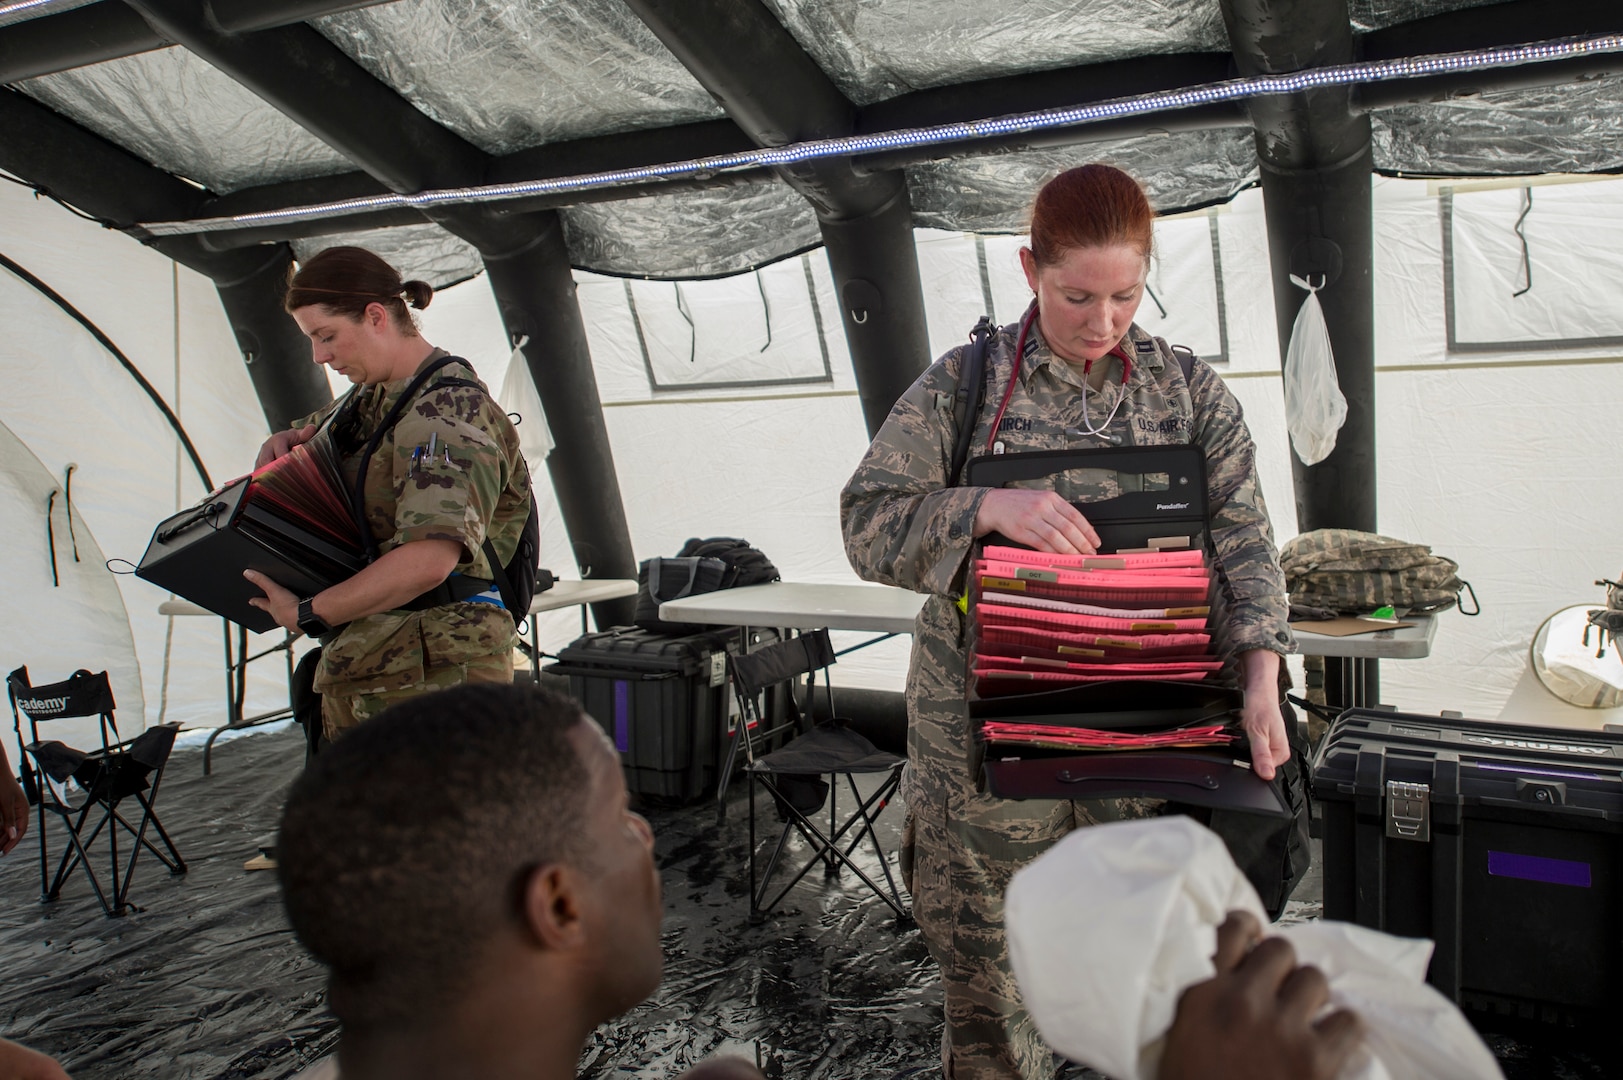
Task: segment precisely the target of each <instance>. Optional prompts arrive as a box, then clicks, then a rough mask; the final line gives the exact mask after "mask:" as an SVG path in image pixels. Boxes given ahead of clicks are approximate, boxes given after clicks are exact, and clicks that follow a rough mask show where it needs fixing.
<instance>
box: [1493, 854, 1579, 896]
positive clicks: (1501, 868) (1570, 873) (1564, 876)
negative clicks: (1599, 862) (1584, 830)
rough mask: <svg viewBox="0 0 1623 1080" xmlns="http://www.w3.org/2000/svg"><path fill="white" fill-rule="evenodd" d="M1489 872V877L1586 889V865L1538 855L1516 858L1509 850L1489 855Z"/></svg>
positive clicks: (1517, 856)
mask: <svg viewBox="0 0 1623 1080" xmlns="http://www.w3.org/2000/svg"><path fill="white" fill-rule="evenodd" d="M1488 873H1489V875H1490V876H1492V877H1513V878H1521V879H1522V880H1523V881H1543V882H1546V883H1548V884H1550V885H1573V886H1576V887H1578V888H1580V889H1587V888H1589V884H1590V882H1589V864H1588V863H1586V862H1573V861H1572V860H1570V859H1546V858H1544V857H1543V856H1540V855H1517V854H1515V853H1514V852H1509V851H1490V852H1488Z"/></svg>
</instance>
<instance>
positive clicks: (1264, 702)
mask: <svg viewBox="0 0 1623 1080" xmlns="http://www.w3.org/2000/svg"><path fill="white" fill-rule="evenodd" d="M1240 671H1241V680H1242V682H1243V684H1244V687H1245V704H1244V705H1243V706H1242V707H1241V710H1240V722H1241V724H1242V725H1243V726H1244V727H1245V733H1246V736H1247V737H1248V738H1250V740H1251V768H1252V769H1253V770H1255V771H1256V774H1257V775H1258V776H1260V777H1262V778H1263V779H1264V780H1272V779H1273V778H1274V770H1275V769H1277V768H1279V766H1281V765H1283V764H1285V762H1287V761H1289V760H1290V756H1291V746H1290V743H1289V742H1288V741H1287V740H1286V739H1285V714H1284V713H1283V712H1281V711H1280V708H1279V694H1280V688H1279V686H1280V684H1279V654H1278V653H1276V652H1270V651H1269V650H1267V649H1251V650H1248V651H1246V652H1243V653H1241V654H1240Z"/></svg>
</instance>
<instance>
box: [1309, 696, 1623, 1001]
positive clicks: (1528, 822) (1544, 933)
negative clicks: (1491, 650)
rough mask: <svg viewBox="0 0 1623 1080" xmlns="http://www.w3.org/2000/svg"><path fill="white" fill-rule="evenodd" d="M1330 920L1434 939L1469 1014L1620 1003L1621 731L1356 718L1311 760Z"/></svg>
mask: <svg viewBox="0 0 1623 1080" xmlns="http://www.w3.org/2000/svg"><path fill="white" fill-rule="evenodd" d="M1313 793H1314V795H1315V796H1316V797H1317V798H1318V800H1319V801H1320V803H1321V805H1322V807H1323V813H1324V837H1323V839H1324V915H1325V918H1327V919H1341V920H1345V921H1348V922H1356V923H1359V924H1361V925H1364V926H1370V927H1374V928H1376V929H1379V930H1385V931H1387V932H1389V933H1393V934H1399V935H1403V936H1406V937H1426V938H1431V939H1432V940H1433V941H1435V942H1436V943H1437V947H1436V951H1435V953H1434V954H1433V956H1432V961H1431V970H1430V973H1429V975H1428V978H1429V980H1430V982H1431V984H1432V985H1433V986H1435V987H1436V988H1437V989H1438V990H1439V991H1441V992H1442V993H1443V994H1445V995H1447V996H1448V997H1449V998H1451V999H1453V1000H1454V1001H1456V1002H1458V1003H1459V1004H1460V1005H1462V1006H1465V1007H1466V1008H1468V1009H1473V1010H1479V1011H1483V1012H1488V1013H1494V1014H1498V1015H1500V1016H1508V1017H1515V1018H1519V1019H1526V1020H1536V1021H1544V1022H1551V1023H1559V1024H1587V1023H1590V1022H1593V1021H1595V1020H1598V1019H1600V1018H1601V1017H1602V1016H1605V1017H1608V1018H1610V1016H1611V1015H1612V1014H1613V1013H1614V1012H1615V1010H1616V1007H1617V1002H1618V1001H1619V1000H1623V882H1620V880H1619V878H1620V868H1623V735H1613V734H1605V733H1598V732H1590V731H1575V730H1570V729H1558V728H1541V727H1530V726H1525V725H1510V724H1495V723H1486V722H1482V721H1475V720H1462V719H1451V718H1448V717H1437V716H1420V715H1413V714H1406V713H1397V712H1393V711H1390V710H1370V709H1348V710H1347V711H1346V712H1344V713H1342V714H1341V716H1340V717H1338V718H1337V719H1336V721H1335V723H1334V724H1333V725H1332V726H1331V728H1330V732H1329V734H1328V735H1327V736H1326V738H1325V740H1324V742H1323V743H1322V744H1321V745H1320V747H1319V750H1318V753H1317V754H1316V755H1315V756H1314V760H1313Z"/></svg>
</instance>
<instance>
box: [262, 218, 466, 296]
mask: <svg viewBox="0 0 1623 1080" xmlns="http://www.w3.org/2000/svg"><path fill="white" fill-rule="evenodd" d="M340 244H353V245H354V246H356V247H363V248H368V249H370V250H372V251H375V252H377V253H378V254H379V255H380V256H382V257H383V259H384V260H385V261H387V262H388V263H389V265H390V266H393V267H394V268H395V269H396V270H399V271H400V276H401V277H403V278H405V279H406V280H407V281H411V280H413V279H416V280H418V281H426V282H428V283H429V284H430V285H432V286H434V288H436V289H444V288H446V287H448V286H451V285H455V284H456V283H457V282H459V281H466V280H468V279H469V278H471V277H474V276H475V275H477V274H478V273H479V272H480V271H482V270H483V269H484V268H485V264H484V263H483V262H482V261H481V260H480V258H479V252H478V251H477V250H476V249H475V248H474V246H473V245H472V244H470V243H468V242H467V241H465V240H462V239H459V238H457V237H455V236H452V235H451V234H450V233H448V232H446V231H445V230H444V229H442V228H440V227H439V226H438V225H430V224H428V223H426V222H425V223H424V224H422V225H401V226H399V227H397V228H393V229H373V230H371V231H369V232H358V233H344V234H341V235H338V236H314V237H309V238H307V239H304V240H295V241H293V254H294V256H295V257H297V258H298V259H299V260H300V261H303V260H305V259H308V258H309V257H310V256H312V255H314V254H315V253H316V252H318V251H321V250H322V249H323V248H329V247H336V246H338V245H340Z"/></svg>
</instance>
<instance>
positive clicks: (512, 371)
mask: <svg viewBox="0 0 1623 1080" xmlns="http://www.w3.org/2000/svg"><path fill="white" fill-rule="evenodd" d="M529 340H530V339H529V338H528V337H525V338H523V339H521V340H520V341H519V343H518V344H517V345H514V346H513V355H512V357H511V358H510V359H509V360H508V361H507V375H506V377H504V378H503V379H502V388H501V392H500V393H498V394H497V395H496V401H497V402H498V403H499V404H500V405H501V407H502V410H503V411H504V412H508V413H516V414H517V415H518V416H519V418H520V419H519V425H518V446H519V450H521V451H522V452H523V454H524V459H525V460H526V461H528V462H529V463H530V464H531V466H539V465H540V464H541V462H543V461H545V460H547V455H548V454H550V453H552V447H553V441H552V429H551V428H550V427H548V426H547V414H546V413H545V412H544V411H543V410H542V408H541V395H540V394H538V393H537V392H536V389H535V380H534V379H532V378H531V377H530V365H529V364H527V363H525V361H524V351H523V350H524V346H525V345H526V344H528V343H529Z"/></svg>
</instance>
